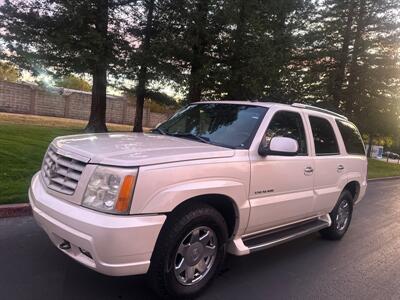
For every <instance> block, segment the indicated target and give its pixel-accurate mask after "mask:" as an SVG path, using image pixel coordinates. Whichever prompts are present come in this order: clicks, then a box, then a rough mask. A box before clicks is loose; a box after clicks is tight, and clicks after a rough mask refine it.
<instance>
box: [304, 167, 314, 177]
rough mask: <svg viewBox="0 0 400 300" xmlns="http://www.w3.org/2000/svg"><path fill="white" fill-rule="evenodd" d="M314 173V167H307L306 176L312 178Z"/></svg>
mask: <svg viewBox="0 0 400 300" xmlns="http://www.w3.org/2000/svg"><path fill="white" fill-rule="evenodd" d="M313 172H314V169H313V168H312V167H306V168H305V169H304V175H306V176H310V175H311V174H312V173H313Z"/></svg>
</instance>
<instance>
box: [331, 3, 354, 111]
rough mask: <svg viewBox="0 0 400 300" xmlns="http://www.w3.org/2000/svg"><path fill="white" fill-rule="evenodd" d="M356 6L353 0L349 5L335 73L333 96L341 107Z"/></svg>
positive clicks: (336, 103)
mask: <svg viewBox="0 0 400 300" xmlns="http://www.w3.org/2000/svg"><path fill="white" fill-rule="evenodd" d="M355 6H356V1H355V0H351V1H350V2H349V6H348V12H347V20H346V28H345V30H344V33H343V43H342V48H341V50H340V55H339V60H338V63H337V65H336V70H335V73H334V79H333V87H332V97H333V100H334V102H335V105H336V107H340V100H342V88H343V82H344V79H345V76H346V65H347V64H348V56H349V46H350V41H351V35H352V26H353V19H354V10H355Z"/></svg>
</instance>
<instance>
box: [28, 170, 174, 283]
mask: <svg viewBox="0 0 400 300" xmlns="http://www.w3.org/2000/svg"><path fill="white" fill-rule="evenodd" d="M39 177H40V176H39V173H37V174H36V175H35V176H34V177H33V179H32V183H31V187H30V189H29V202H30V204H31V206H32V211H33V216H34V217H35V219H36V221H37V223H38V224H39V225H40V226H41V227H42V228H43V229H44V230H45V231H46V233H47V234H48V236H49V237H50V239H51V241H52V242H53V243H54V244H55V245H56V246H57V247H59V246H60V244H62V243H63V242H64V241H67V242H69V244H70V246H71V247H70V249H66V250H62V249H60V250H61V251H63V252H65V253H66V254H67V255H69V256H70V257H72V258H73V259H75V260H77V261H78V262H80V263H82V264H83V265H85V266H87V267H89V268H91V269H94V270H96V271H98V272H100V273H103V274H106V275H111V276H123V275H136V274H144V273H146V272H147V270H148V268H149V266H150V258H151V254H152V252H153V249H154V246H155V243H156V241H157V237H158V234H159V232H160V230H161V227H162V226H163V224H164V221H165V219H166V216H165V215H147V216H145V215H143V216H117V215H108V214H104V213H100V212H96V211H93V210H90V209H87V208H84V207H81V206H79V205H76V204H74V203H69V202H67V201H64V200H60V199H58V198H56V197H54V196H53V195H50V194H48V193H47V192H46V189H45V188H44V186H43V184H42V181H41V180H40V178H39ZM87 252H88V253H90V255H87ZM85 253H86V254H85Z"/></svg>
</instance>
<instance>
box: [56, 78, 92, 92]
mask: <svg viewBox="0 0 400 300" xmlns="http://www.w3.org/2000/svg"><path fill="white" fill-rule="evenodd" d="M56 85H57V86H59V87H64V88H67V89H73V90H78V91H84V92H90V91H91V90H92V86H91V85H90V83H89V82H87V81H86V80H84V79H82V78H80V77H78V76H75V75H68V76H65V77H63V78H61V79H60V80H58V81H57V82H56Z"/></svg>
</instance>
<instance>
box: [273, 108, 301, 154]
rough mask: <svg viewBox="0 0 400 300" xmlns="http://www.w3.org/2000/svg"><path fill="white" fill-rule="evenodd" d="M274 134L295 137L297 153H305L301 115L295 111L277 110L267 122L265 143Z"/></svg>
mask: <svg viewBox="0 0 400 300" xmlns="http://www.w3.org/2000/svg"><path fill="white" fill-rule="evenodd" d="M275 136H282V137H289V138H292V139H295V140H296V141H297V143H298V144H299V152H298V155H307V143H306V135H305V131H304V125H303V121H302V119H301V116H300V115H299V114H298V113H295V112H289V111H280V112H277V113H276V114H275V115H274V116H273V118H272V120H271V122H270V123H269V126H268V129H267V132H266V139H267V143H269V142H270V141H271V139H272V138H273V137H275Z"/></svg>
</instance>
